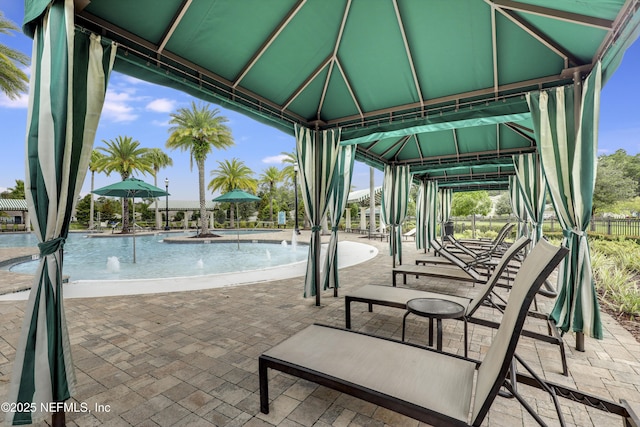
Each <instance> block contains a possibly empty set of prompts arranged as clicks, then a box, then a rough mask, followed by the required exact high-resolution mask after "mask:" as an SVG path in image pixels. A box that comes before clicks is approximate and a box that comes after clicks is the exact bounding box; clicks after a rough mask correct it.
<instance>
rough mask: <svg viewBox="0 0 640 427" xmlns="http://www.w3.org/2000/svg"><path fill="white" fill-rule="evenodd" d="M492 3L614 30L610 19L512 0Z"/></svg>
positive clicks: (504, 7)
mask: <svg viewBox="0 0 640 427" xmlns="http://www.w3.org/2000/svg"><path fill="white" fill-rule="evenodd" d="M492 3H493V4H494V5H495V6H496V7H499V8H501V9H508V10H515V11H517V12H523V13H531V14H533V15H538V16H543V17H545V18H551V19H558V20H560V21H565V22H571V23H574V24H578V25H586V26H589V27H595V28H600V29H602V30H606V31H611V30H612V29H613V21H611V20H609V19H603V18H595V17H593V16H587V15H582V14H578V13H572V12H565V11H562V10H558V9H551V8H548V7H543V6H536V5H532V4H526V3H520V2H516V1H512V0H492Z"/></svg>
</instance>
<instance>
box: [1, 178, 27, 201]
mask: <svg viewBox="0 0 640 427" xmlns="http://www.w3.org/2000/svg"><path fill="white" fill-rule="evenodd" d="M2 197H3V198H4V199H24V198H25V197H26V196H25V194H24V181H23V180H21V179H16V185H14V186H13V188H9V189H8V190H7V191H3V192H2Z"/></svg>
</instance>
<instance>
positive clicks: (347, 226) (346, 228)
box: [344, 207, 351, 232]
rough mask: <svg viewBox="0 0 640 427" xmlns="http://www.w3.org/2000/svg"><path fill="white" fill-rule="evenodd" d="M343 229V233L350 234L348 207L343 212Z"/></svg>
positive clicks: (349, 211)
mask: <svg viewBox="0 0 640 427" xmlns="http://www.w3.org/2000/svg"><path fill="white" fill-rule="evenodd" d="M344 229H345V231H348V232H351V209H350V208H349V207H347V209H346V211H345V217H344Z"/></svg>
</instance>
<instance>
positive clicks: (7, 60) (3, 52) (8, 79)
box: [0, 12, 29, 99]
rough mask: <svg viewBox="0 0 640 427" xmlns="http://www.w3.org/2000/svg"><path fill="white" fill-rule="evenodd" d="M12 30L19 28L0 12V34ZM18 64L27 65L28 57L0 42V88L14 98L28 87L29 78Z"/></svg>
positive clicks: (8, 32) (9, 32)
mask: <svg viewBox="0 0 640 427" xmlns="http://www.w3.org/2000/svg"><path fill="white" fill-rule="evenodd" d="M12 31H20V29H19V28H18V27H16V26H15V25H14V24H13V22H11V21H9V20H8V19H7V18H5V17H4V14H3V13H2V12H0V34H9V35H11V32H12ZM19 65H23V66H26V65H29V57H28V56H27V55H25V54H23V53H21V52H18V51H17V50H13V49H10V48H9V47H7V46H5V45H4V44H0V90H2V92H4V93H5V94H6V95H7V96H8V97H9V98H10V99H16V98H17V97H18V96H20V94H21V93H24V92H26V91H27V88H28V83H29V78H28V77H27V75H26V74H25V73H24V72H23V71H22V70H21V69H20V68H19Z"/></svg>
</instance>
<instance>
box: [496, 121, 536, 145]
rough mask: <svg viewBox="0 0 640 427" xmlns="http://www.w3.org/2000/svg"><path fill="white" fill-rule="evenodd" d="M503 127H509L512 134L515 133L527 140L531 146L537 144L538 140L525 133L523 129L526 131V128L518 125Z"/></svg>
mask: <svg viewBox="0 0 640 427" xmlns="http://www.w3.org/2000/svg"><path fill="white" fill-rule="evenodd" d="M503 125H505V126H506V127H507V129H509V130H511V131H512V132H515V133H516V134H518V136H520V137H522V138H524V139H526V140H527V141H529V144H530V145H531V146H532V147H533V146H535V144H536V140H535V138H532V137H531V136H529V135H527V134H526V133H525V132H523V130H522V129H526V128H525V127H524V126H521V125H518V124H517V123H503Z"/></svg>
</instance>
